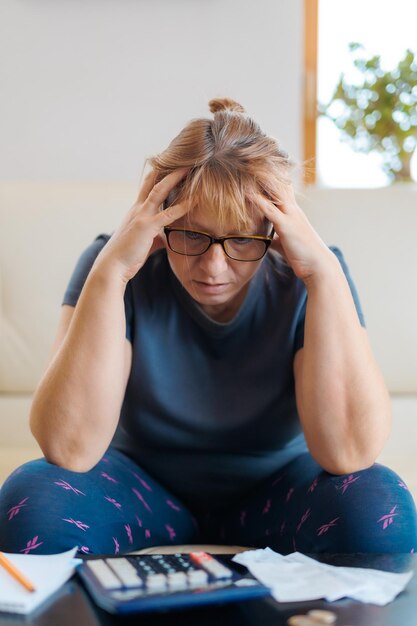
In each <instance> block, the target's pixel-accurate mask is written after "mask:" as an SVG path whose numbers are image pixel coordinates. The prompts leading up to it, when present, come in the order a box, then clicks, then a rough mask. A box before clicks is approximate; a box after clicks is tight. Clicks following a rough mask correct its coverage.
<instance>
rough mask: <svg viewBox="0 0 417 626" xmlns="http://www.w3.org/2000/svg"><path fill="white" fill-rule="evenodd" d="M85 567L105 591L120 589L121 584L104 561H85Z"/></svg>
mask: <svg viewBox="0 0 417 626" xmlns="http://www.w3.org/2000/svg"><path fill="white" fill-rule="evenodd" d="M86 565H87V567H88V568H89V569H90V570H91V571H92V572H93V574H94V576H95V577H96V578H97V580H98V581H99V583H100V584H101V585H102V587H104V588H105V589H120V588H121V587H122V582H121V581H120V580H119V579H118V578H117V576H116V575H115V574H114V573H113V571H112V570H111V569H110V567H109V566H108V565H107V564H106V563H105V561H102V560H101V559H100V560H97V561H87V562H86Z"/></svg>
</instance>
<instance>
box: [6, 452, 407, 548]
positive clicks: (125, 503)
mask: <svg viewBox="0 0 417 626" xmlns="http://www.w3.org/2000/svg"><path fill="white" fill-rule="evenodd" d="M181 543H187V544H189V543H220V544H233V545H244V546H257V547H265V546H270V547H271V548H273V549H274V550H276V551H278V552H281V553H284V554H285V553H289V552H293V551H294V550H299V551H300V552H307V553H308V552H311V553H320V552H344V553H349V552H414V550H415V549H416V548H417V518H416V509H415V505H414V502H413V499H412V497H411V495H410V492H409V491H408V489H407V487H406V485H405V484H404V483H403V481H402V480H401V479H400V478H399V476H397V474H395V473H394V472H392V471H391V470H389V469H387V468H386V467H384V466H382V465H379V464H375V465H373V466H372V467H371V468H369V469H366V470H362V471H360V472H355V473H353V474H350V475H345V476H333V475H331V474H328V473H327V472H325V471H323V470H322V469H321V467H320V466H319V465H318V464H317V463H316V462H315V461H314V460H313V459H312V457H311V456H310V455H309V454H303V455H301V456H299V457H298V458H297V459H295V460H294V461H292V462H291V463H290V464H289V465H287V466H285V467H284V468H282V469H281V470H280V471H278V472H277V473H276V474H275V475H274V476H271V477H270V478H268V480H266V481H264V482H263V483H262V484H260V485H258V486H257V488H256V489H255V490H253V491H251V492H249V493H247V494H246V496H245V497H244V498H242V499H241V501H240V502H239V504H235V505H233V506H230V507H229V508H224V509H216V510H213V509H212V510H202V511H190V510H189V509H188V508H187V507H186V506H185V505H184V504H183V503H182V502H181V501H180V500H179V499H178V498H177V497H175V496H174V495H173V494H171V493H169V492H168V491H167V490H166V489H165V488H164V487H162V486H161V485H160V484H158V482H157V481H155V480H154V479H153V478H152V477H150V476H149V475H148V474H147V473H146V472H145V471H143V470H142V469H141V468H140V467H138V466H137V465H136V464H135V463H134V462H133V461H132V460H130V459H129V458H127V457H126V456H124V455H123V454H121V453H120V452H118V451H116V450H112V449H110V450H108V452H107V453H106V455H105V456H104V457H103V459H102V460H101V461H100V462H99V463H98V464H97V465H96V466H95V467H94V468H93V469H91V470H90V471H89V472H85V473H77V472H70V471H68V470H64V469H62V468H59V467H57V466H55V465H51V464H49V463H47V462H46V461H45V460H44V459H39V460H36V461H30V462H29V463H26V464H24V465H22V466H21V467H19V468H18V469H17V470H15V471H14V472H13V473H12V474H11V476H10V477H9V478H8V479H7V481H6V482H5V483H4V485H3V487H2V488H1V491H0V549H1V550H4V551H6V552H21V553H25V554H48V553H53V552H59V551H63V550H67V549H69V548H71V547H73V546H78V549H79V551H80V552H83V553H95V554H117V553H124V552H128V551H131V550H138V549H141V548H146V547H150V546H154V545H166V544H181Z"/></svg>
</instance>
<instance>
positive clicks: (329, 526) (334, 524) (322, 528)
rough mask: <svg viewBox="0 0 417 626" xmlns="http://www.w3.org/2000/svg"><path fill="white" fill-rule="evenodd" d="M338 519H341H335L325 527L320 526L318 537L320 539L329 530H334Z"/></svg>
mask: <svg viewBox="0 0 417 626" xmlns="http://www.w3.org/2000/svg"><path fill="white" fill-rule="evenodd" d="M338 519H339V518H338V517H335V518H334V519H332V520H331V521H330V522H328V523H327V524H323V526H319V528H318V529H317V536H318V537H320V535H324V534H325V533H327V531H328V530H329V528H333V526H336V522H337V520H338Z"/></svg>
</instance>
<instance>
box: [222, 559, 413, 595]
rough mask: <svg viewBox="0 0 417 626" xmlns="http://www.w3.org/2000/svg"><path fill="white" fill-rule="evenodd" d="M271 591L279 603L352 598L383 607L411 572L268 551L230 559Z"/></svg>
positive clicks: (398, 590) (405, 583) (406, 582)
mask: <svg viewBox="0 0 417 626" xmlns="http://www.w3.org/2000/svg"><path fill="white" fill-rule="evenodd" d="M233 561H235V562H236V563H240V564H241V565H244V566H245V567H247V568H248V570H249V571H250V573H251V574H252V575H253V576H255V578H257V579H258V580H259V581H260V582H261V583H263V584H264V585H266V586H267V587H269V588H270V589H271V593H272V595H273V597H274V598H275V599H276V600H278V602H302V601H305V600H317V599H319V598H324V599H325V600H327V601H329V602H334V601H335V600H339V599H340V598H345V597H349V598H353V599H354V600H358V601H359V602H368V603H371V604H377V605H380V606H384V605H385V604H388V603H389V602H392V600H394V598H395V597H396V596H397V595H398V594H399V593H400V592H401V591H403V589H404V588H405V587H406V585H407V584H408V583H409V581H410V579H411V578H412V576H413V572H412V571H410V572H405V573H401V574H397V573H392V572H385V571H381V570H376V569H366V568H359V567H339V566H335V565H326V564H325V563H319V562H318V561H316V560H314V559H311V558H310V557H308V556H306V555H305V554H301V553H300V552H293V553H292V554H288V555H285V556H284V555H282V554H279V553H278V552H274V551H273V550H271V548H264V549H260V550H248V551H247V552H241V553H240V554H237V555H235V556H234V557H233Z"/></svg>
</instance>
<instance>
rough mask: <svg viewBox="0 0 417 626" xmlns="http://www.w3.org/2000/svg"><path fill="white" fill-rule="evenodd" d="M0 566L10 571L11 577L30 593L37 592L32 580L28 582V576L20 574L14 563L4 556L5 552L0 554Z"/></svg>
mask: <svg viewBox="0 0 417 626" xmlns="http://www.w3.org/2000/svg"><path fill="white" fill-rule="evenodd" d="M0 565H2V566H3V567H4V569H5V570H6V571H8V572H9V574H10V575H11V576H13V578H15V579H16V580H17V581H18V582H19V583H20V584H21V585H23V587H24V588H25V589H27V590H28V591H35V587H34V586H33V585H32V583H31V582H30V580H28V579H27V578H26V576H24V575H23V574H22V573H21V572H19V570H18V569H17V567H15V566H14V565H13V563H11V562H10V561H9V559H8V558H7V557H6V556H5V555H4V554H3V552H0Z"/></svg>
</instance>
